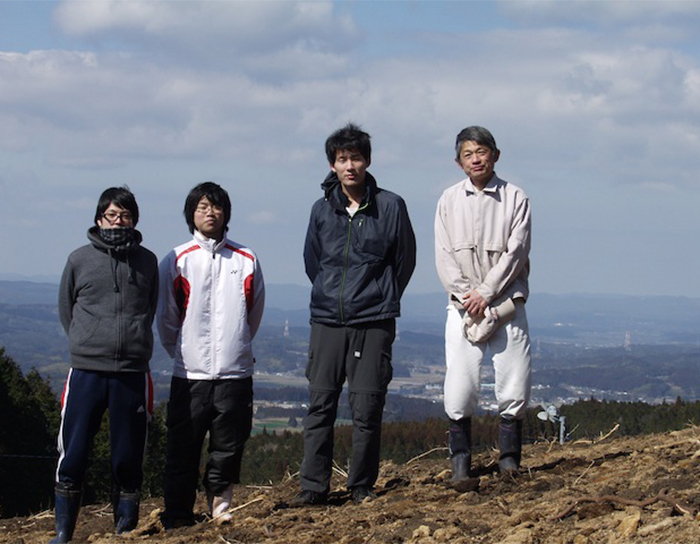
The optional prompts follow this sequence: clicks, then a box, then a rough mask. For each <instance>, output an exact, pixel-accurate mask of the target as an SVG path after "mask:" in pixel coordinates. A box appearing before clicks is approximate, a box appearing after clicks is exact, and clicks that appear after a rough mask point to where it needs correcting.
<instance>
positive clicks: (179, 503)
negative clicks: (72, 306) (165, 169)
mask: <svg viewBox="0 0 700 544" xmlns="http://www.w3.org/2000/svg"><path fill="white" fill-rule="evenodd" d="M184 214H185V218H186V219H187V223H188V225H189V228H190V232H192V234H193V239H192V240H190V241H189V242H187V243H185V244H182V245H180V246H178V247H176V248H175V249H174V250H173V251H171V252H170V253H169V254H168V255H167V256H166V257H165V259H163V261H162V263H161V265H160V281H161V282H162V283H161V289H160V300H159V305H158V315H157V323H158V332H159V334H160V340H161V342H162V344H163V347H164V348H165V349H166V351H167V352H168V354H169V355H170V356H171V357H172V358H173V359H174V366H173V378H172V383H171V387H170V400H169V404H168V419H167V426H168V455H167V461H166V467H165V512H164V514H163V523H164V525H165V527H166V528H167V529H169V528H174V527H179V526H182V525H191V524H193V523H194V514H193V506H194V502H195V497H196V488H197V480H198V476H199V462H200V453H201V450H202V443H203V441H204V437H205V435H206V433H207V432H209V453H210V455H209V460H208V463H207V467H206V473H205V476H204V486H205V488H206V490H207V495H208V498H209V506H210V509H211V515H212V517H213V518H214V519H215V520H216V521H217V522H220V523H221V522H226V521H230V519H231V515H230V514H229V513H228V510H229V508H230V503H231V498H232V493H233V485H234V484H237V483H238V482H239V480H240V469H241V459H242V455H243V448H244V445H245V442H246V441H247V439H248V438H249V436H250V431H251V426H252V417H253V379H252V375H253V364H254V362H255V359H254V357H253V351H252V347H251V341H252V339H253V338H254V337H255V333H256V332H257V330H258V327H259V326H260V321H261V319H262V314H263V306H264V300H265V287H264V282H263V277H262V271H261V269H260V264H259V262H258V259H257V257H256V256H255V253H254V252H253V251H252V250H251V249H249V248H246V247H244V246H242V245H240V244H237V243H235V242H233V241H231V240H229V239H227V238H226V237H225V233H226V231H227V230H228V227H227V225H228V222H229V219H230V217H231V202H230V199H229V196H228V194H227V193H226V191H225V190H224V189H222V188H221V187H220V186H219V185H217V184H215V183H211V182H206V183H202V184H200V185H198V186H196V187H195V188H194V189H192V191H190V194H189V195H188V197H187V200H186V202H185V209H184Z"/></svg>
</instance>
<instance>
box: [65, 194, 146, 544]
mask: <svg viewBox="0 0 700 544" xmlns="http://www.w3.org/2000/svg"><path fill="white" fill-rule="evenodd" d="M138 219H139V209H138V205H137V204H136V199H135V198H134V195H133V194H132V193H131V191H130V190H129V189H128V188H127V187H112V188H110V189H107V190H106V191H104V192H103V193H102V195H101V196H100V200H99V202H98V204H97V210H96V212H95V226H93V227H91V228H90V229H89V230H88V239H89V240H90V243H89V244H87V245H85V246H83V247H80V248H78V249H76V250H75V251H74V252H73V253H71V254H70V256H69V257H68V262H67V263H66V267H65V269H64V271H63V277H62V278H61V286H60V289H59V297H58V309H59V316H60V319H61V324H62V325H63V328H64V329H65V331H66V334H67V335H68V338H69V340H70V357H71V367H70V371H69V373H68V379H67V380H66V385H65V389H64V392H63V396H62V406H61V427H60V431H59V435H58V452H59V459H58V467H57V469H56V533H57V535H56V538H54V539H53V540H52V541H51V543H52V544H59V543H64V542H69V541H70V540H71V538H72V536H73V530H74V529H75V523H76V520H77V517H78V510H79V508H80V496H81V488H82V484H83V480H84V477H85V471H86V469H87V462H88V454H89V452H90V448H91V445H92V441H93V439H94V437H95V434H96V433H97V431H98V430H99V428H100V423H101V421H102V416H103V414H104V411H105V410H109V414H110V432H109V435H110V449H111V461H112V478H113V480H114V490H115V493H114V497H113V504H114V523H115V528H116V532H117V533H123V532H126V531H130V530H132V529H134V528H135V527H136V524H137V522H138V509H139V491H140V488H141V483H142V480H143V456H144V450H145V445H146V433H147V426H148V421H149V420H150V417H151V414H152V408H153V400H152V393H153V385H152V383H151V376H150V373H149V366H148V364H149V360H150V359H151V354H152V351H153V333H152V324H153V318H154V316H155V311H156V304H157V301H158V261H157V259H156V256H155V255H154V254H153V253H151V252H150V251H149V250H147V249H146V248H144V247H142V246H141V239H142V237H141V234H140V233H139V232H138V231H137V230H136V229H135V228H134V227H135V226H136V224H137V222H138Z"/></svg>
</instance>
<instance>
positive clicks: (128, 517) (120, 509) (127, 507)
mask: <svg viewBox="0 0 700 544" xmlns="http://www.w3.org/2000/svg"><path fill="white" fill-rule="evenodd" d="M140 498H141V494H140V493H139V492H138V491H135V492H134V493H125V492H123V491H122V492H121V493H119V495H117V497H116V500H115V501H114V527H115V529H116V531H117V534H118V535H120V534H122V533H126V532H129V531H133V530H134V529H135V528H136V525H137V524H138V522H139V502H140Z"/></svg>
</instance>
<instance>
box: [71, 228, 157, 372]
mask: <svg viewBox="0 0 700 544" xmlns="http://www.w3.org/2000/svg"><path fill="white" fill-rule="evenodd" d="M134 234H135V238H134V242H133V243H132V244H131V245H130V246H128V247H125V248H117V247H114V246H111V245H109V244H108V243H106V242H105V241H104V240H103V239H102V238H101V237H100V234H99V229H98V228H97V227H92V228H91V229H90V230H89V231H88V239H89V240H90V242H91V243H90V244H87V245H85V246H82V247H80V248H78V249H76V250H75V251H74V252H73V253H71V254H70V256H69V257H68V262H67V263H66V267H65V269H64V270H63V277H62V278H61V286H60V289H59V294H58V311H59V316H60V319H61V324H62V325H63V328H64V329H65V331H66V333H67V334H68V338H69V340H70V353H71V366H72V367H73V368H78V369H82V370H97V371H103V372H147V371H148V362H149V360H150V358H151V355H152V353H153V331H152V324H153V317H154V315H155V311H156V305H157V301H158V261H157V259H156V256H155V255H154V254H153V253H151V252H150V251H149V250H147V249H146V248H144V247H141V245H140V243H141V240H142V237H141V234H140V233H139V232H138V231H135V232H134Z"/></svg>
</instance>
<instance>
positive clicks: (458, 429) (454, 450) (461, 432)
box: [450, 417, 472, 483]
mask: <svg viewBox="0 0 700 544" xmlns="http://www.w3.org/2000/svg"><path fill="white" fill-rule="evenodd" d="M471 450H472V420H471V418H469V417H464V418H462V419H459V420H455V419H450V460H451V462H452V480H451V481H452V483H455V482H460V481H462V480H466V479H468V478H469V475H470V471H471V461H472V451H471Z"/></svg>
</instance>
